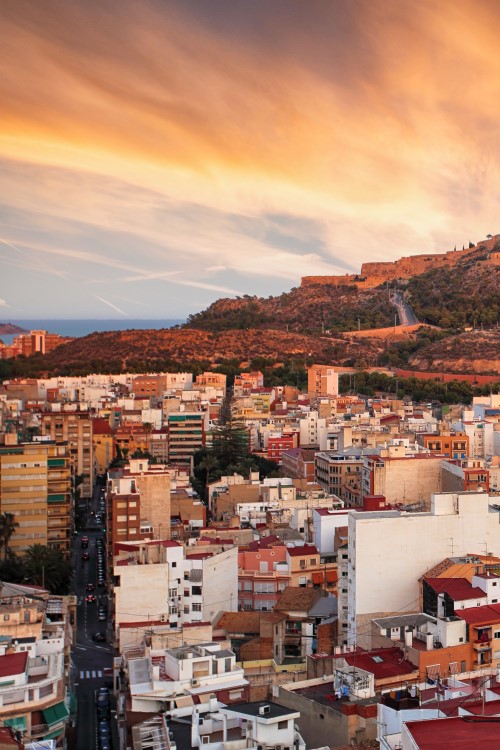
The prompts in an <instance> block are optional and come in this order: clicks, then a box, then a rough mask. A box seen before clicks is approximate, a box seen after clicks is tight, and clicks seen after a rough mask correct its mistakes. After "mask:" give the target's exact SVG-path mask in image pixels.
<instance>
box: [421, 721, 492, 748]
mask: <svg viewBox="0 0 500 750" xmlns="http://www.w3.org/2000/svg"><path fill="white" fill-rule="evenodd" d="M406 726H407V729H408V732H409V734H410V737H411V738H412V739H413V741H414V743H415V747H416V748H418V750H442V748H453V750H471V748H474V750H492V748H495V747H498V737H499V729H500V727H499V724H498V723H496V722H493V723H491V722H482V721H480V720H476V721H474V720H473V721H471V720H470V717H461V718H458V717H457V718H451V719H431V720H429V721H410V722H407V723H406Z"/></svg>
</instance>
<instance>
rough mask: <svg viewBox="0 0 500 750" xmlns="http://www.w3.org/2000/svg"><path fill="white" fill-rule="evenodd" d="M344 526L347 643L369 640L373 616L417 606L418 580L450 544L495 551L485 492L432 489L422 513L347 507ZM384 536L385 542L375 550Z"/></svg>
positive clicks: (460, 550) (498, 528) (499, 544)
mask: <svg viewBox="0 0 500 750" xmlns="http://www.w3.org/2000/svg"><path fill="white" fill-rule="evenodd" d="M348 528H349V542H348V567H347V576H346V578H347V583H348V585H347V588H348V591H349V593H348V617H347V619H346V622H347V624H348V628H347V633H348V636H347V637H348V641H349V644H354V643H357V644H359V645H363V644H365V643H367V642H368V643H369V635H368V634H369V630H370V622H371V620H372V619H373V618H375V617H386V616H389V615H391V614H393V613H395V612H398V613H406V612H412V611H413V612H415V611H418V608H419V590H418V579H419V578H420V577H421V576H422V575H424V574H425V573H426V571H428V570H430V569H431V568H433V567H434V566H435V565H436V564H437V563H438V562H439V561H441V560H443V559H445V558H446V557H447V555H448V553H449V550H450V547H451V545H453V547H452V548H453V550H454V554H455V555H461V556H466V555H469V554H471V553H472V552H474V550H476V549H477V547H478V545H481V546H482V545H485V547H486V548H487V550H488V553H489V554H493V555H496V556H498V554H499V553H500V522H499V512H498V510H496V509H495V508H494V507H493V506H490V505H489V496H488V494H487V493H485V492H482V493H473V492H468V493H440V494H435V495H433V496H432V503H431V510H430V512H426V513H407V512H404V510H401V511H397V510H392V511H377V512H358V511H351V512H350V513H349V514H348ZM385 539H390V544H388V545H386V544H384V551H383V554H380V550H381V546H380V545H381V541H380V540H385ZM423 540H425V544H424V543H423ZM479 540H483V541H482V542H480V541H479ZM344 580H345V579H344Z"/></svg>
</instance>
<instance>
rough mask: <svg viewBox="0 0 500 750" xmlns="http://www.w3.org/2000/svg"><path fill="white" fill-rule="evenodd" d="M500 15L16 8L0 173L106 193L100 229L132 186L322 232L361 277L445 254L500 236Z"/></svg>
mask: <svg viewBox="0 0 500 750" xmlns="http://www.w3.org/2000/svg"><path fill="white" fill-rule="evenodd" d="M499 15H500V9H499V7H498V5H497V4H496V3H495V2H486V1H485V0H483V1H482V2H481V1H479V2H477V1H475V2H472V0H442V1H441V2H439V3H430V2H425V1H424V2H422V1H421V0H419V1H418V2H417V1H414V2H413V1H412V0H407V1H406V2H404V3H401V1H400V0H383V1H382V2H378V3H377V2H373V0H358V2H356V3H349V2H346V1H345V0H328V1H326V0H308V2H307V3H290V2H280V0H276V2H275V3H265V4H255V3H249V4H247V5H245V4H239V3H231V2H223V0H214V1H213V2H211V3H207V4H199V3H192V2H189V1H188V0H186V1H185V2H181V0H178V1H177V2H174V1H173V0H171V1H170V2H166V3H157V2H154V1H153V0H151V1H150V2H143V3H141V4H138V3H135V2H131V1H130V2H118V0H117V1H116V2H108V3H100V2H94V1H92V0H87V2H85V3H80V2H77V1H76V0H74V1H71V0H68V1H67V2H64V3H61V2H56V0H47V2H44V3H39V2H37V0H32V2H28V0H4V2H3V3H2V4H1V5H0V49H1V53H0V54H1V55H2V57H3V61H2V72H3V75H2V77H1V79H0V98H1V100H2V118H1V120H0V158H6V159H10V160H12V161H14V162H18V163H23V164H27V165H30V164H34V165H38V166H42V167H44V168H45V169H47V170H49V169H50V168H53V167H58V168H61V167H62V168H66V169H68V170H70V172H71V173H72V174H74V175H75V180H76V183H75V185H76V187H75V190H76V193H78V177H77V176H76V175H78V174H86V175H87V176H88V175H96V180H97V181H98V182H99V190H100V191H101V189H102V184H103V182H102V181H103V180H104V179H110V180H111V181H112V184H113V188H111V187H110V188H109V193H108V195H107V198H104V199H103V204H102V215H101V216H100V217H97V216H95V219H94V220H95V223H96V224H99V223H100V224H101V226H102V227H103V228H105V227H106V225H107V222H108V219H107V218H106V216H105V215H104V214H105V213H106V212H107V209H108V207H109V209H110V210H114V209H115V208H116V205H117V196H116V190H117V188H116V182H115V181H119V182H120V181H121V182H122V184H123V190H124V191H125V192H127V191H129V187H130V186H134V187H135V188H137V189H146V190H151V191H152V192H153V193H154V194H156V195H158V196H162V198H164V199H166V200H168V201H172V202H177V203H179V205H180V204H182V203H186V202H188V201H190V202H193V203H195V204H196V205H198V206H202V207H203V206H205V207H207V208H208V209H210V210H212V211H217V212H220V213H227V214H228V215H231V214H235V213H236V214H244V215H245V216H247V217H250V218H252V217H256V218H259V219H260V218H261V217H262V216H263V215H264V214H266V213H269V212H273V213H280V214H283V215H287V214H288V215H290V216H294V215H295V216H303V217H309V218H311V219H314V220H315V221H318V222H321V223H322V225H323V227H324V233H325V237H326V239H327V244H328V245H329V247H330V248H331V252H332V254H335V252H336V251H337V250H339V249H340V250H341V251H344V252H346V253H349V260H350V262H351V263H352V264H353V265H355V264H359V263H360V262H361V261H362V260H366V259H367V258H368V257H369V256H370V255H375V254H379V255H380V254H382V255H383V254H385V255H386V256H387V257H396V256H397V255H399V254H400V253H401V252H408V251H418V250H421V251H423V250H429V249H432V248H433V247H436V249H448V248H449V247H450V245H451V246H452V245H454V244H455V243H457V242H460V241H462V240H463V241H467V240H468V239H469V237H472V238H474V237H475V235H477V234H478V233H479V234H482V233H485V232H487V231H495V226H494V224H493V222H494V220H495V218H496V207H497V199H496V185H497V184H498V176H499V175H498V172H499V156H498V150H497V148H496V145H497V143H498V142H499V136H500V132H499V125H498V122H499V118H498V114H499V113H498V111H497V110H498V107H499V105H498V103H497V102H498V101H499V97H498V93H499V87H500V61H499V59H498V54H497V40H496V28H497V27H498V20H499V19H498V16H499ZM49 174H50V173H49V172H46V175H47V176H46V179H47V181H48V183H47V185H46V189H47V190H50V180H51V178H50V176H49ZM110 184H111V183H110ZM42 187H43V186H42ZM57 187H58V186H57V185H56V189H57ZM59 187H60V186H59ZM27 189H28V190H29V185H27ZM21 194H22V190H21V189H19V190H18V192H17V193H16V198H15V200H16V202H17V208H20V206H21V204H22V198H21ZM63 195H64V193H62V194H61V196H60V197H61V198H63ZM56 197H57V198H59V196H58V195H57V194H56ZM9 200H10V199H9V196H6V197H5V201H6V203H7V205H8V204H9ZM12 200H14V199H13V198H12ZM40 200H41V202H42V205H43V204H44V203H45V201H46V199H44V197H43V190H42V192H41V195H40ZM87 201H88V192H87V189H86V188H85V190H84V191H82V202H83V205H87ZM27 203H29V201H27ZM48 203H49V201H47V204H48ZM77 205H78V200H77V197H75V199H74V203H73V206H75V208H73V209H71V210H73V212H74V213H75V214H77V213H78V211H77V209H76V206H77ZM130 207H131V206H129V208H130ZM30 210H33V207H31V209H30ZM51 211H55V214H54V215H55V216H57V214H58V211H56V210H55V209H54V207H53V206H51ZM89 212H90V213H91V214H94V213H98V212H94V211H93V209H92V208H91V209H89ZM127 212H128V209H127ZM127 212H122V214H121V216H120V217H119V220H120V221H121V222H122V229H123V231H127V216H126V215H125V214H126V213H127ZM66 218H69V217H66ZM75 218H76V216H75ZM117 221H118V220H117V218H116V216H115V217H114V219H113V227H114V228H116V225H117ZM223 225H224V222H223V221H222V220H221V221H220V223H218V224H217V227H216V231H217V232H221V235H220V236H221V237H222V236H223V235H224V232H226V234H225V238H224V239H223V240H222V239H221V245H224V247H228V246H229V244H230V242H235V243H236V244H235V246H236V247H237V244H238V238H237V235H236V234H235V232H234V231H233V230H231V231H230V232H229V231H227V227H226V228H225V227H224V226H223ZM132 230H134V227H132ZM177 230H178V231H180V230H179V228H178V227H177ZM140 231H141V232H144V236H145V237H146V236H147V234H148V231H151V232H153V233H154V235H155V237H157V236H158V235H159V232H158V231H157V229H156V228H155V227H154V226H152V227H151V230H148V229H147V227H146V226H145V225H144V226H142V228H141V229H140ZM179 236H180V235H179ZM211 242H213V243H214V244H217V241H216V239H215V236H214V235H212V237H211ZM350 243H353V244H354V245H355V247H350ZM443 243H445V244H444V248H443ZM178 244H179V246H180V247H185V246H187V242H186V241H185V237H183V239H182V241H181V240H179V243H178ZM242 246H243V247H246V246H247V244H246V243H245V242H243V241H242ZM197 251H198V252H199V254H200V256H203V258H204V259H207V261H208V259H209V256H210V251H209V250H207V248H206V247H204V246H203V243H202V242H200V245H199V247H198V250H197V249H196V248H194V249H192V252H193V254H196V252H197ZM223 255H224V257H223V258H222V261H223V262H222V266H224V267H226V266H227V263H228V257H227V256H228V255H230V254H229V252H224V253H223ZM270 257H272V254H271V256H270ZM283 262H286V255H278V256H277V261H276V263H275V264H272V265H273V271H272V272H273V273H278V272H279V266H280V264H281V263H283ZM311 263H313V265H315V267H318V268H319V267H322V268H323V267H326V265H327V263H328V252H326V253H324V256H323V257H320V256H318V257H309V256H308V257H305V262H304V263H303V264H302V265H304V266H308V265H310V264H311ZM248 265H251V264H249V263H246V262H242V263H241V265H240V267H241V269H242V272H248V269H247V266H248ZM207 266H214V267H221V263H220V258H217V257H213V258H211V259H210V262H207ZM299 266H300V264H297V270H299ZM311 270H312V269H311ZM161 272H163V273H165V272H168V268H162V269H161ZM250 272H252V271H250ZM195 281H196V279H195ZM198 281H199V282H200V283H206V281H205V282H204V281H203V279H201V280H198Z"/></svg>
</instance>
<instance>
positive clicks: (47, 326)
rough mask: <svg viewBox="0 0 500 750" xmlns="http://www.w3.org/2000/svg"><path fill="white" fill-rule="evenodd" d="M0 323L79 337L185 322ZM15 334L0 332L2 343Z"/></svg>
mask: <svg viewBox="0 0 500 750" xmlns="http://www.w3.org/2000/svg"><path fill="white" fill-rule="evenodd" d="M0 322H2V323H13V324H14V325H16V326H19V327H20V328H25V329H26V330H27V331H33V330H42V331H48V332H49V333H58V334H59V335H61V336H72V337H74V338H79V337H81V336H88V334H89V333H96V332H101V331H129V330H133V329H140V330H144V329H147V328H155V329H157V330H158V329H160V328H172V327H173V326H176V325H181V324H182V323H185V322H186V321H185V320H181V319H175V318H161V319H145V318H120V319H119V320H118V319H115V318H100V319H95V318H81V319H70V318H68V319H63V318H61V319H59V318H47V319H39V320H3V321H0ZM15 335H17V334H13V335H12V334H8V335H7V334H3V335H2V334H0V340H1V341H3V343H4V344H7V345H9V344H11V343H12V339H13V338H14V336H15Z"/></svg>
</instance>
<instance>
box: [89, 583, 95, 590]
mask: <svg viewBox="0 0 500 750" xmlns="http://www.w3.org/2000/svg"><path fill="white" fill-rule="evenodd" d="M94 590H95V586H94V584H93V583H87V591H94Z"/></svg>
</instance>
